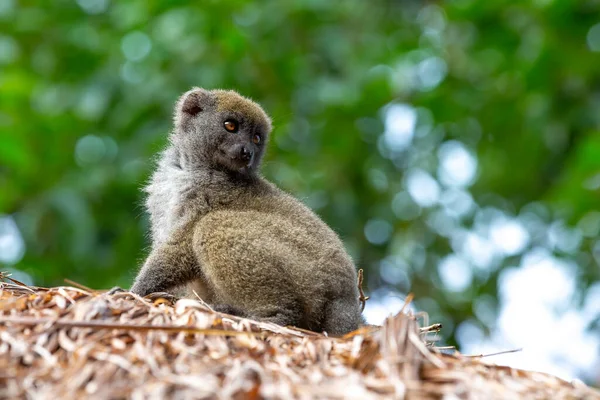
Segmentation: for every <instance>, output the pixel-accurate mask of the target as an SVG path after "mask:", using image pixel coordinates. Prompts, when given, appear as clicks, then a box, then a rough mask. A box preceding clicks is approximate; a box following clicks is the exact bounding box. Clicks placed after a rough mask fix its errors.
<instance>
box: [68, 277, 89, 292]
mask: <svg viewBox="0 0 600 400" xmlns="http://www.w3.org/2000/svg"><path fill="white" fill-rule="evenodd" d="M64 281H65V282H66V283H68V284H69V285H72V286H75V287H76V288H79V289H82V290H85V291H88V292H90V293H94V292H97V290H94V289H92V288H89V287H87V286H85V285H82V284H81V283H77V282H75V281H73V280H71V279H69V278H65V279H64Z"/></svg>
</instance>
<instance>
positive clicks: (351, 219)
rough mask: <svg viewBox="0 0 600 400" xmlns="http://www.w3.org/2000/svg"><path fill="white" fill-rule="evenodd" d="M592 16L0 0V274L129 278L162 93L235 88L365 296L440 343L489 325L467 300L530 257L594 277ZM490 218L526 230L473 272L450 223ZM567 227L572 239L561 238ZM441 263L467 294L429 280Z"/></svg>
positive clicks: (467, 6)
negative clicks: (451, 168) (1, 242)
mask: <svg viewBox="0 0 600 400" xmlns="http://www.w3.org/2000/svg"><path fill="white" fill-rule="evenodd" d="M598 22H599V20H598V3H597V1H588V2H567V1H558V0H556V1H542V0H538V1H534V2H531V3H527V4H524V3H514V2H501V1H486V2H476V1H470V0H457V1H449V2H446V3H440V4H438V5H436V4H434V3H431V4H424V3H421V2H416V1H402V2H400V1H394V2H392V1H387V2H386V1H375V2H365V1H359V0H346V1H343V2H327V1H316V0H295V1H287V2H282V1H265V2H255V3H248V2H243V1H236V0H228V1H219V2H217V1H202V2H183V1H162V2H153V1H143V0H131V1H112V2H111V1H110V0H78V1H77V2H75V1H70V0H69V1H67V0H54V1H49V2H41V3H40V2H33V1H17V0H13V1H8V0H4V1H3V2H2V4H1V5H0V32H2V34H1V35H0V66H1V71H0V87H1V94H0V143H1V145H0V187H1V188H2V189H1V191H0V212H2V213H4V214H14V217H15V219H16V221H17V224H18V226H19V229H20V230H21V232H22V234H23V236H24V238H25V242H26V253H25V256H24V258H23V259H22V260H21V261H20V262H19V263H18V264H17V265H16V266H15V268H16V269H18V270H21V271H24V272H26V273H27V274H29V275H30V276H31V277H32V278H33V280H34V281H35V282H36V283H38V284H40V285H51V284H60V283H61V282H62V279H63V278H67V277H68V278H71V279H73V280H75V281H78V282H81V283H82V284H86V285H89V286H92V287H95V288H108V287H111V286H113V285H122V286H128V285H129V283H130V281H131V279H132V277H133V276H134V274H135V271H136V269H137V266H138V265H139V262H140V260H141V259H143V257H144V255H145V246H147V239H145V236H144V235H145V232H146V231H147V220H146V217H145V215H144V214H143V207H142V206H141V204H142V202H143V194H142V192H141V191H140V188H141V186H142V185H143V183H144V181H145V179H146V178H147V177H148V174H149V172H150V170H151V168H152V157H153V154H155V153H156V152H157V151H158V150H159V149H160V148H161V147H162V146H163V145H164V143H165V138H166V134H167V132H168V130H169V129H170V124H171V112H172V106H173V103H174V101H175V100H176V99H177V97H178V96H179V95H180V94H181V93H182V92H184V91H185V90H188V89H189V88H190V87H192V86H203V87H208V88H215V87H225V88H234V89H236V90H238V91H240V92H241V93H243V94H244V95H248V96H251V97H252V98H254V99H255V100H257V101H258V102H260V103H261V104H262V105H263V106H264V107H265V109H266V110H267V111H268V112H269V113H270V114H271V115H272V116H273V120H274V125H275V131H274V134H273V138H272V141H271V143H270V149H269V154H268V157H267V159H266V162H265V167H264V173H265V175H266V176H267V177H268V178H270V179H272V180H273V181H275V182H276V183H278V184H279V185H280V186H281V187H283V188H284V189H286V190H288V191H290V192H292V193H294V194H296V195H298V196H299V197H301V198H303V199H304V200H305V201H306V202H307V204H309V205H310V206H311V207H313V208H314V209H315V210H316V211H317V212H318V213H319V214H320V215H321V216H322V217H323V218H324V219H325V220H326V221H327V222H328V223H329V224H331V226H332V227H334V228H335V229H336V231H338V232H339V233H340V235H341V236H342V237H343V239H344V240H345V242H346V243H347V246H348V248H349V250H350V251H351V253H352V254H353V255H354V257H355V259H356V262H357V264H358V265H359V266H360V267H362V268H365V269H366V271H367V282H368V290H369V291H372V292H373V291H375V289H378V288H379V290H380V293H384V294H385V293H387V292H385V290H390V291H392V292H394V293H395V292H399V293H404V294H406V293H407V292H408V291H412V292H414V294H415V297H416V299H418V300H419V299H420V300H421V301H420V302H419V301H417V305H419V306H420V307H423V308H425V309H426V310H427V311H429V312H430V314H431V318H433V319H436V320H441V321H443V322H445V323H446V324H447V328H446V329H445V330H446V332H447V333H448V334H449V333H450V332H451V331H452V326H454V324H455V323H458V322H460V321H463V320H466V319H468V318H474V321H477V323H479V324H480V325H481V326H485V327H488V328H492V327H493V322H492V323H490V322H489V321H493V320H494V319H493V317H492V318H491V319H489V318H488V320H487V321H486V316H485V315H483V314H477V313H476V310H475V308H476V307H475V304H476V300H477V299H485V301H486V302H487V303H486V304H488V305H489V307H487V310H488V311H487V312H488V314H489V313H491V314H492V316H493V315H494V312H495V310H496V308H497V289H496V288H497V279H498V276H499V275H500V274H501V272H502V271H503V270H504V269H505V267H507V266H514V265H519V263H520V262H521V256H522V255H523V254H525V253H526V252H527V251H529V250H530V249H533V248H540V247H541V248H545V249H547V250H548V251H549V252H550V253H551V254H553V255H555V256H556V257H559V258H560V259H561V260H565V261H567V262H574V263H576V264H577V273H576V276H577V278H578V279H579V281H578V287H579V288H580V289H584V288H585V287H587V286H588V285H589V284H590V283H591V282H593V281H595V280H597V279H598V278H599V277H600V269H599V267H598V262H599V261H600V244H599V243H600V242H597V241H596V240H597V237H598V232H599V229H600V220H599V219H598V218H597V214H595V213H594V212H593V211H594V210H597V209H598V204H599V203H598V200H600V198H599V193H600V192H599V190H598V189H599V188H600V135H599V134H598V131H599V129H600V112H599V111H598V110H599V109H600V97H599V95H598V93H599V88H600V69H599V68H598V65H600V53H598V52H594V51H592V50H591V49H594V48H596V47H594V46H598V47H600V37H596V36H597V35H596V36H594V35H593V34H592V33H593V32H592V31H591V30H590V28H591V27H592V26H594V24H597V23H598ZM597 31H599V32H600V30H597ZM390 104H396V105H398V106H400V107H404V108H399V109H398V110H404V111H406V112H409V114H407V115H408V116H409V117H410V116H411V115H413V116H416V120H414V121H413V122H414V127H412V128H414V129H412V128H410V126H409V128H408V132H409V135H412V136H411V137H410V138H409V139H410V146H406V145H402V143H400V144H398V143H396V145H397V146H396V147H395V148H394V146H395V145H394V143H391V144H390V142H389V141H388V142H386V135H384V134H383V132H384V130H386V129H388V130H389V129H390V126H388V125H390V122H389V121H388V122H387V125H386V115H387V116H389V115H390V112H389V110H390V109H389V108H386V106H389V105H390ZM386 110H388V111H386ZM407 110H408V111H407ZM386 112H387V114H386ZM411 112H412V113H413V114H410V113H411ZM405 117H406V115H405ZM409 120H410V118H409ZM409 122H410V121H409ZM397 123H401V122H397ZM403 123H407V120H406V119H405V120H404V122H403ZM409 125H410V123H409ZM405 131H406V129H405ZM413 134H414V135H413ZM396 139H398V138H396ZM390 140H394V139H393V137H392V139H390ZM448 143H450V145H448ZM454 145H458V146H459V150H460V149H462V150H463V153H464V151H466V153H467V155H468V154H471V157H472V159H474V160H475V161H476V167H477V169H476V171H477V175H476V177H475V178H474V184H473V185H472V186H471V183H470V182H463V183H462V184H460V185H458V186H457V187H456V188H455V189H453V190H449V191H448V188H451V187H452V186H453V185H452V184H448V182H446V183H444V179H443V177H441V176H440V174H443V171H441V172H440V170H439V168H438V167H439V166H440V159H441V158H440V157H441V155H440V154H441V152H442V151H446V150H447V151H450V150H451V149H452V147H448V146H454ZM444 146H446V147H444ZM443 149H446V150H443ZM448 149H450V150H448ZM454 149H456V148H454ZM449 154H450V153H449ZM452 154H454V153H452ZM464 168H466V167H464V166H460V165H459V166H458V171H459V172H460V171H461V169H463V170H464ZM463 172H464V171H463ZM467 172H468V171H467ZM411 174H412V175H411ZM415 174H416V175H415ZM423 174H425V175H423ZM410 176H412V177H414V179H416V181H415V182H417V183H419V182H420V183H419V185H421V186H420V187H425V186H422V185H425V184H426V181H423V179H425V178H426V177H432V178H433V183H432V182H431V181H429V183H430V184H433V186H434V189H435V188H437V189H439V190H441V191H442V192H441V196H438V197H439V199H438V200H439V201H437V202H434V203H433V204H431V205H429V206H428V205H427V204H424V203H422V202H421V204H419V201H416V200H415V198H414V194H411V193H409V192H410V191H407V187H408V186H409V184H408V183H407V181H408V180H409V177H410ZM424 177H425V178H424ZM467 181H468V179H467ZM419 185H417V186H419ZM436 185H437V186H436ZM454 186H456V185H454ZM452 196H455V198H454V200H453V197H452ZM457 196H458V197H457ZM445 201H447V203H444V202H445ZM452 201H454V203H452ZM471 202H472V205H469V204H471ZM440 204H441V205H440ZM444 204H445V205H444ZM448 204H450V205H448ZM461 206H464V208H466V211H464V212H462V214H460V213H459V214H460V215H458V216H457V215H455V214H453V211H452V210H453V209H456V208H457V207H458V208H459V209H460V208H461ZM448 209H451V210H450V212H448ZM494 215H495V216H494ZM496 217H498V218H500V217H502V218H509V219H510V218H513V217H516V218H519V219H518V220H519V221H520V223H521V224H522V225H524V226H525V228H526V229H527V232H528V240H527V241H526V243H525V246H524V247H523V248H519V249H517V251H514V252H508V253H506V254H496V256H494V258H493V260H492V261H490V262H489V263H488V264H486V265H484V264H485V263H482V266H480V267H476V266H473V265H476V264H477V260H475V261H473V260H470V259H469V258H468V257H467V256H465V255H464V254H462V253H461V252H463V253H464V251H463V250H461V243H463V242H464V241H465V240H467V236H465V234H466V233H468V232H479V233H481V229H484V228H485V229H487V228H486V227H488V228H489V226H490V224H491V222H493V220H494V218H496ZM490 218H491V219H490ZM502 218H500V219H502ZM532 218H533V219H532ZM594 218H595V219H594ZM528 221H529V222H531V221H534V222H535V223H536V224H537V225H536V224H533V223H531V224H530V223H529V222H528ZM560 221H564V224H561V223H560ZM577 224H579V225H577ZM575 226H579V229H576V228H575V229H573V228H572V227H575ZM582 226H583V227H584V228H585V229H584V228H581V227H582ZM550 227H554V228H553V229H554V231H556V232H558V233H557V234H556V235H558V236H556V235H554V236H555V239H548V237H547V232H548V229H550ZM560 227H563V228H560ZM569 227H571V228H569ZM559 228H560V229H559ZM561 229H562V230H561ZM550 231H551V232H553V231H552V230H550ZM561 232H562V233H561ZM565 232H566V233H565ZM567 234H571V235H575V236H576V239H577V238H579V239H580V240H579V241H577V240H576V243H575V245H573V246H562V247H561V243H563V242H564V240H567V239H564V240H563V238H562V236H561V235H567ZM461 235H462V236H461ZM481 235H483V233H482V234H481ZM481 235H480V236H481ZM567 236H568V235H567ZM567 236H565V237H567ZM556 237H558V239H556ZM369 239H370V240H369ZM594 249H595V250H594ZM453 253H454V254H455V255H456V254H458V255H459V256H461V257H463V258H464V257H466V258H467V265H468V266H469V268H470V269H471V271H472V275H473V277H472V279H471V280H470V281H469V282H468V285H467V289H465V290H460V291H452V290H449V289H448V287H446V284H445V282H444V279H442V278H441V277H440V270H439V265H440V262H441V260H442V259H444V257H446V256H447V255H449V254H453ZM496 253H497V252H496ZM461 254H462V255H461ZM381 260H387V261H385V262H387V263H388V264H386V265H387V266H386V265H383V264H382V261H381ZM398 271H400V272H398ZM390 274H391V275H390ZM394 274H395V275H394ZM390 276H392V277H391V278H390ZM581 293H583V292H581ZM449 340H450V342H453V340H454V339H453V337H450V338H449Z"/></svg>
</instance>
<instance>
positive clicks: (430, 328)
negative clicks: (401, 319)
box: [419, 324, 442, 333]
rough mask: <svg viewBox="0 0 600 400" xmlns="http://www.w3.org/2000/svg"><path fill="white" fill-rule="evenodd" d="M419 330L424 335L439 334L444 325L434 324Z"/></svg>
mask: <svg viewBox="0 0 600 400" xmlns="http://www.w3.org/2000/svg"><path fill="white" fill-rule="evenodd" d="M419 330H420V331H421V333H424V332H436V333H438V332H439V331H441V330H442V324H433V325H429V326H424V327H422V328H419Z"/></svg>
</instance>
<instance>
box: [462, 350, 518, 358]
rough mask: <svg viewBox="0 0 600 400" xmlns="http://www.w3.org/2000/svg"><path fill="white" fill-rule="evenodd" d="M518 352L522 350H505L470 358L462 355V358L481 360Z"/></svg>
mask: <svg viewBox="0 0 600 400" xmlns="http://www.w3.org/2000/svg"><path fill="white" fill-rule="evenodd" d="M519 351H523V349H514V350H505V351H499V352H497V353H490V354H479V355H472V356H466V355H464V354H463V355H462V356H463V357H469V358H482V357H491V356H499V355H502V354H509V353H516V352H519Z"/></svg>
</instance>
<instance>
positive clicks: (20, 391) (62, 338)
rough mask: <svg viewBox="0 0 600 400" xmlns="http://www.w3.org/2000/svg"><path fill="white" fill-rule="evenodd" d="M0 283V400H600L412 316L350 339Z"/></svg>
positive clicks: (188, 305)
mask: <svg viewBox="0 0 600 400" xmlns="http://www.w3.org/2000/svg"><path fill="white" fill-rule="evenodd" d="M4 278H5V282H0V398H11V399H13V398H53V397H59V396H62V397H64V398H80V397H93V398H126V397H132V398H140V399H141V398H178V399H188V398H189V399H202V398H207V399H208V398H247V399H260V398H277V399H279V398H280V399H288V398H289V399H296V398H298V399H309V398H332V399H334V398H356V399H378V398H395V399H402V398H407V399H430V398H431V399H438V398H448V399H450V398H452V399H454V398H456V399H512V398H527V399H545V398H552V399H576V398H577V399H579V398H581V399H600V394H598V393H597V392H595V391H593V390H592V389H590V388H588V387H587V386H585V385H583V384H581V383H568V382H565V381H563V380H560V379H558V378H555V377H553V376H550V375H546V374H541V373H533V372H527V371H521V370H516V369H512V368H508V367H501V366H494V365H491V364H488V363H484V362H483V361H481V360H479V359H478V358H475V357H465V356H462V355H460V354H458V353H456V354H454V355H448V354H441V352H440V351H439V350H436V349H435V347H433V346H431V343H428V342H427V341H426V335H424V332H428V331H432V332H436V331H437V330H439V326H436V325H432V326H430V327H425V328H419V326H418V323H417V319H416V318H415V317H414V316H412V315H409V314H406V313H404V312H402V313H399V314H398V315H396V316H393V317H390V318H388V319H387V320H386V321H385V323H384V325H383V326H382V327H380V328H373V327H365V328H362V329H360V330H359V331H356V332H353V333H351V334H349V335H346V336H345V337H343V338H330V337H327V336H326V335H323V334H318V333H314V332H308V331H303V330H299V329H294V328H290V327H287V328H286V327H281V326H278V325H274V324H270V323H262V322H257V321H252V320H248V319H242V318H237V317H233V316H228V315H225V314H219V313H215V312H214V311H212V310H211V309H210V308H208V307H207V306H206V305H205V304H203V303H202V302H200V301H195V300H190V299H182V300H179V301H177V302H176V303H175V304H173V303H172V302H171V299H165V298H160V297H159V298H156V297H155V298H153V299H152V300H148V299H142V298H140V297H138V296H135V295H133V294H130V293H127V292H125V293H116V294H113V295H108V294H106V293H104V292H99V291H91V290H86V288H83V287H80V288H76V287H55V288H36V287H28V286H26V285H23V284H22V283H20V282H16V281H11V280H10V279H9V278H7V277H6V276H5V277H4Z"/></svg>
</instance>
